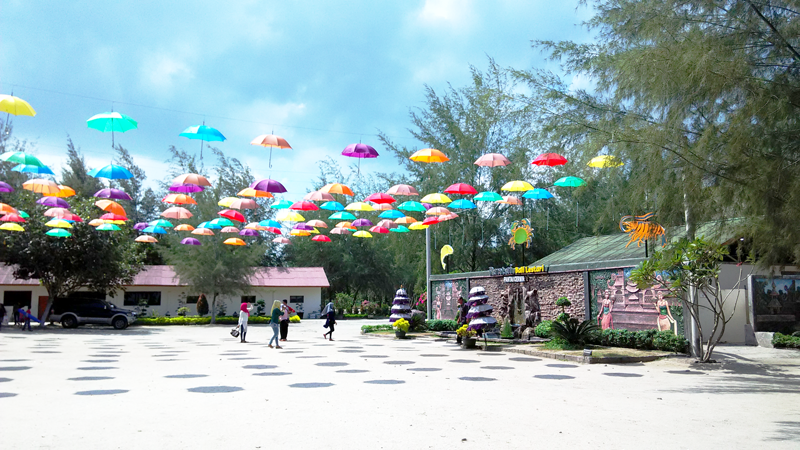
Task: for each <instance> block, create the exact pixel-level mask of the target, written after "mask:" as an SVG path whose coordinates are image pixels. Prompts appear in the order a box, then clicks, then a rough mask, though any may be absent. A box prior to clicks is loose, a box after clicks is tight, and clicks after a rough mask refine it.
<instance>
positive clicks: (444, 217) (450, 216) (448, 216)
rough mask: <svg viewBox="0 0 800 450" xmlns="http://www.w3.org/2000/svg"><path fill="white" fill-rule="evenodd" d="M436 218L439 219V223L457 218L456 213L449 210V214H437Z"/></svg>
mask: <svg viewBox="0 0 800 450" xmlns="http://www.w3.org/2000/svg"><path fill="white" fill-rule="evenodd" d="M437 218H438V219H439V223H441V222H445V221H448V220H453V219H458V214H456V213H453V212H451V213H450V214H445V215H442V216H437Z"/></svg>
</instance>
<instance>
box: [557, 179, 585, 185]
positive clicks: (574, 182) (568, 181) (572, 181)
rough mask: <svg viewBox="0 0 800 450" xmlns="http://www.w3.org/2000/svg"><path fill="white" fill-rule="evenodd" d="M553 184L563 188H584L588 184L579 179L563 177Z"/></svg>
mask: <svg viewBox="0 0 800 450" xmlns="http://www.w3.org/2000/svg"><path fill="white" fill-rule="evenodd" d="M553 184H554V185H556V186H562V187H578V186H583V185H584V184H586V182H585V181H583V180H581V179H580V178H578V177H563V178H559V179H558V180H556V182H555V183H553Z"/></svg>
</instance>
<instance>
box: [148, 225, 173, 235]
mask: <svg viewBox="0 0 800 450" xmlns="http://www.w3.org/2000/svg"><path fill="white" fill-rule="evenodd" d="M142 233H153V234H167V230H166V229H164V228H163V227H156V226H153V225H150V226H149V227H147V228H145V229H144V230H142Z"/></svg>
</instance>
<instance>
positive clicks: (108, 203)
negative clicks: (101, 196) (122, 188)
mask: <svg viewBox="0 0 800 450" xmlns="http://www.w3.org/2000/svg"><path fill="white" fill-rule="evenodd" d="M94 205H95V206H97V207H98V208H100V209H102V210H103V211H105V212H109V213H112V214H116V215H118V216H127V215H128V213H126V212H125V208H123V207H122V205H120V204H119V203H117V202H115V201H114V200H98V201H96V202H94Z"/></svg>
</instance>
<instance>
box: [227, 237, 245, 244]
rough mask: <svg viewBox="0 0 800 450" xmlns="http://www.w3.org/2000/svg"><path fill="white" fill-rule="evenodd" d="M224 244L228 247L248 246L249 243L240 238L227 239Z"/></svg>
mask: <svg viewBox="0 0 800 450" xmlns="http://www.w3.org/2000/svg"><path fill="white" fill-rule="evenodd" d="M222 243H223V244H226V245H247V243H245V242H244V241H243V240H241V239H239V238H228V239H225V241H223V242H222Z"/></svg>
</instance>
